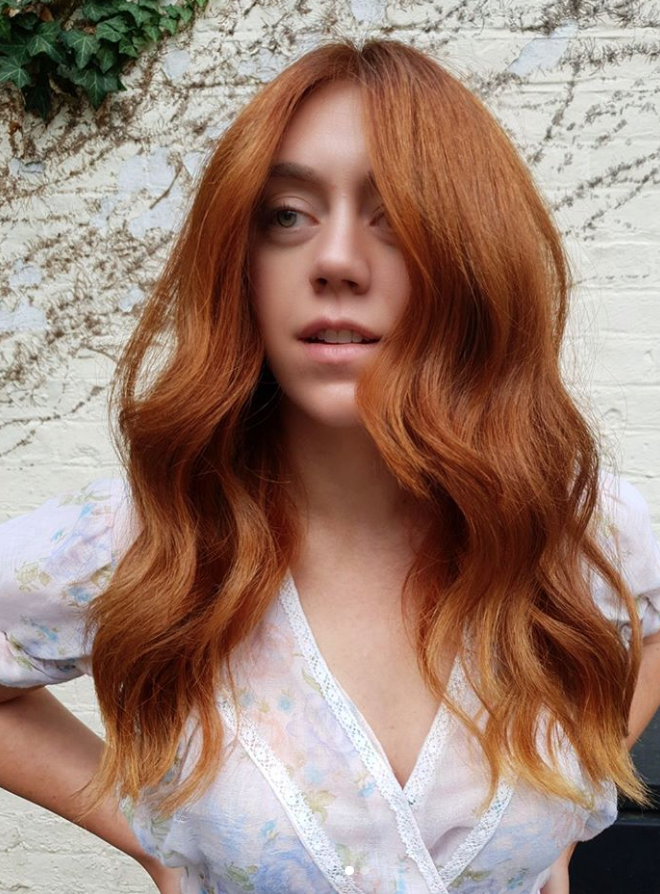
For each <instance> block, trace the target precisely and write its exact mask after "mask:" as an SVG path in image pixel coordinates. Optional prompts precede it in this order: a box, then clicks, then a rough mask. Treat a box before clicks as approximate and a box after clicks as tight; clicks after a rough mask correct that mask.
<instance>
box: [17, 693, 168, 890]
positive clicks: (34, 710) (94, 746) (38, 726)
mask: <svg viewBox="0 0 660 894" xmlns="http://www.w3.org/2000/svg"><path fill="white" fill-rule="evenodd" d="M0 741H1V742H2V743H3V744H2V753H1V756H0V787H1V788H4V789H6V790H7V791H9V792H12V793H13V794H15V795H18V796H20V797H21V798H26V799H27V800H28V801H32V802H33V803H34V804H38V805H40V806H41V807H44V808H46V810H50V811H52V812H53V813H57V814H59V815H60V816H62V817H64V818H65V819H67V820H70V821H71V822H73V823H75V824H76V825H79V826H81V827H82V828H84V829H87V830H88V831H89V832H92V833H93V834H94V835H97V836H98V837H99V838H102V839H103V840H104V841H107V842H108V843H109V844H111V845H113V846H114V847H116V848H118V849H119V850H121V851H123V852H124V853H125V854H128V855H129V856H130V857H132V858H133V859H134V860H136V861H137V862H138V863H139V864H140V865H141V866H142V867H143V868H144V869H145V870H146V871H147V872H148V873H149V875H150V876H151V877H152V878H153V880H154V882H155V883H156V884H157V885H158V887H159V889H160V891H161V892H163V894H174V892H175V891H179V890H180V889H179V884H178V881H176V880H178V879H179V878H180V870H178V869H177V870H175V869H167V868H166V867H164V866H163V865H162V864H161V863H159V862H158V860H156V859H155V858H154V857H151V856H150V855H149V854H147V853H146V852H145V851H144V850H143V849H142V847H141V846H140V844H139V843H138V841H137V839H136V838H135V836H134V834H133V832H132V830H131V828H130V826H129V825H128V821H127V820H126V818H125V817H124V815H123V814H122V813H121V812H120V810H119V804H118V802H117V801H116V800H114V799H108V800H106V801H105V802H104V803H103V804H102V805H100V807H99V808H97V809H96V810H95V811H93V812H92V813H91V814H90V815H89V816H88V817H87V818H86V819H85V820H84V822H82V823H81V822H79V821H78V819H77V815H78V814H79V812H80V811H81V810H82V808H83V806H84V795H83V796H80V795H73V794H72V793H73V792H74V791H75V790H76V789H79V788H81V786H83V785H84V784H85V783H86V782H87V781H88V780H89V779H90V778H91V777H92V775H93V773H94V771H95V770H96V768H97V766H98V763H99V761H100V758H101V754H102V752H103V748H104V743H103V741H102V740H101V739H99V737H98V736H97V735H95V733H93V732H92V731H91V730H90V729H89V728H88V727H87V726H85V724H84V723H82V722H81V721H80V720H78V719H77V718H76V717H74V715H73V714H72V713H71V712H70V711H68V710H67V709H66V708H65V707H64V705H62V703H61V702H60V701H59V700H58V699H57V698H56V697H55V696H54V695H51V693H50V692H48V690H47V689H45V688H44V687H42V686H38V687H30V688H27V689H12V688H8V687H6V686H0Z"/></svg>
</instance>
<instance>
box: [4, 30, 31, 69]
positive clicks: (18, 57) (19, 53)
mask: <svg viewBox="0 0 660 894" xmlns="http://www.w3.org/2000/svg"><path fill="white" fill-rule="evenodd" d="M30 40H31V38H30V37H28V35H27V34H20V35H18V34H17V35H14V36H13V37H12V39H11V42H9V43H0V58H2V55H1V54H4V55H5V56H6V57H7V58H8V59H11V60H12V61H13V62H15V63H16V64H17V65H25V63H26V62H29V61H30V58H31V57H30V51H29V50H28V44H29V42H30Z"/></svg>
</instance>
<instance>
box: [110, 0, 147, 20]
mask: <svg viewBox="0 0 660 894" xmlns="http://www.w3.org/2000/svg"><path fill="white" fill-rule="evenodd" d="M115 10H116V11H117V12H127V13H128V14H129V15H132V16H133V21H134V22H135V24H136V25H144V24H145V23H146V22H149V21H150V20H151V13H150V12H147V10H146V9H142V7H140V6H138V4H137V3H135V2H133V3H130V2H129V0H117V2H116V3H115Z"/></svg>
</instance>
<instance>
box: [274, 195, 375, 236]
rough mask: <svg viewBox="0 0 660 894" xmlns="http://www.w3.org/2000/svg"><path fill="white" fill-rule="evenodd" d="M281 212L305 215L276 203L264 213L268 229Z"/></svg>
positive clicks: (290, 207) (283, 228)
mask: <svg viewBox="0 0 660 894" xmlns="http://www.w3.org/2000/svg"><path fill="white" fill-rule="evenodd" d="M280 211H293V213H294V214H304V213H305V212H304V211H299V210H298V209H297V208H293V207H292V206H291V205H287V204H286V202H281V203H276V204H275V205H271V206H270V207H269V208H266V209H265V211H264V223H265V225H266V227H272V226H274V223H273V218H274V217H275V215H276V214H277V213H278V212H280ZM378 211H380V212H382V216H383V217H384V216H385V212H384V211H383V210H382V208H379V209H378ZM280 229H282V230H290V229H292V227H281V228H280Z"/></svg>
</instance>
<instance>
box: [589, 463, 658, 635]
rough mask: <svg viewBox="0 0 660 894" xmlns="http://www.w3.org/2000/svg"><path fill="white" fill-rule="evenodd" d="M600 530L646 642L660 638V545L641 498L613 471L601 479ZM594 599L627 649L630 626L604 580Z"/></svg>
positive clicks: (598, 582) (640, 494) (599, 580)
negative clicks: (657, 635) (647, 638)
mask: <svg viewBox="0 0 660 894" xmlns="http://www.w3.org/2000/svg"><path fill="white" fill-rule="evenodd" d="M599 530H600V533H601V535H602V538H603V541H604V545H605V547H606V549H607V550H608V552H609V554H610V556H611V558H613V559H614V560H615V562H616V563H617V565H618V567H619V569H620V571H621V572H622V574H623V577H624V579H625V581H626V583H627V584H628V585H629V586H630V588H631V590H632V593H633V596H634V597H635V602H636V605H637V615H638V618H639V621H640V624H641V629H642V636H651V635H652V634H654V633H657V632H658V631H659V630H660V543H659V542H658V539H657V538H656V536H655V534H654V531H653V527H652V524H651V513H650V510H649V506H648V503H647V501H646V499H645V498H644V496H643V495H642V493H641V492H640V491H639V490H638V488H636V487H635V486H634V485H633V484H631V483H630V482H629V481H628V480H627V479H626V478H622V477H621V476H619V475H615V474H613V473H612V472H609V471H603V472H602V473H601V504H600V519H599ZM594 598H595V601H596V603H597V604H598V606H599V607H600V609H601V610H602V611H603V613H604V614H605V615H606V617H608V618H610V620H612V621H614V622H615V623H616V624H617V625H618V626H619V628H620V629H621V631H622V633H623V636H624V639H625V640H626V642H627V643H629V642H630V636H631V631H630V620H629V618H628V615H627V612H626V610H625V607H624V606H623V605H621V603H620V600H619V599H618V598H616V596H615V594H613V593H612V591H611V589H610V588H609V587H607V586H606V585H605V583H604V581H603V580H602V579H601V578H600V576H598V578H597V582H596V584H595V588H594Z"/></svg>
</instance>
